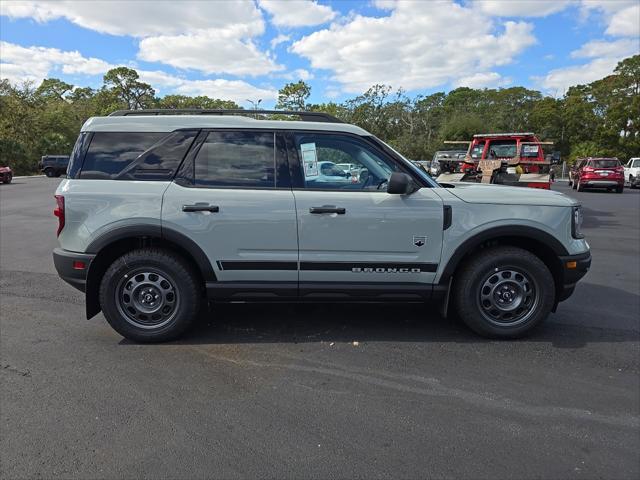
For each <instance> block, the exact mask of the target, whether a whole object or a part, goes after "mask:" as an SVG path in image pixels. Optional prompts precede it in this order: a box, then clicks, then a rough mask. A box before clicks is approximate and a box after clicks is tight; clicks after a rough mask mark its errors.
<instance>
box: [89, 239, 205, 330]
mask: <svg viewBox="0 0 640 480" xmlns="http://www.w3.org/2000/svg"><path fill="white" fill-rule="evenodd" d="M201 296H202V289H201V284H200V282H199V281H198V276H197V274H196V273H195V272H194V271H193V269H192V268H191V267H190V266H189V265H188V264H187V263H186V262H185V261H184V260H183V259H182V257H180V256H178V255H175V254H174V253H171V252H169V251H166V250H162V249H158V248H144V249H140V250H134V251H131V252H129V253H126V254H124V255H123V256H121V257H120V258H118V259H117V260H115V261H114V262H113V263H112V264H111V266H110V267H109V268H108V269H107V271H106V272H105V274H104V276H103V277H102V281H101V283H100V306H101V308H102V311H103V313H104V316H105V317H106V319H107V321H108V322H109V324H110V325H111V326H112V327H113V329H114V330H115V331H117V332H118V333H119V334H120V335H122V336H123V337H125V338H128V339H129V340H133V341H135V342H165V341H168V340H173V339H175V338H178V337H179V336H180V335H181V334H182V333H184V332H185V331H186V330H187V329H188V328H189V327H190V326H191V324H192V323H193V321H194V320H195V318H196V316H197V314H198V311H199V310H200V302H201Z"/></svg>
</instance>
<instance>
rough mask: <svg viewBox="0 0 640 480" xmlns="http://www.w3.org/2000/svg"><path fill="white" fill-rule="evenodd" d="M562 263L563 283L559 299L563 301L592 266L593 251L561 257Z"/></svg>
mask: <svg viewBox="0 0 640 480" xmlns="http://www.w3.org/2000/svg"><path fill="white" fill-rule="evenodd" d="M560 262H561V264H562V285H561V288H560V294H559V298H558V301H559V302H562V301H563V300H566V299H567V298H569V297H570V296H571V294H572V293H573V291H574V289H575V288H576V284H577V283H578V281H579V280H580V279H581V278H582V277H584V276H585V275H586V274H587V272H588V271H589V268H590V267H591V252H590V251H589V252H584V253H579V254H577V255H566V256H562V257H560Z"/></svg>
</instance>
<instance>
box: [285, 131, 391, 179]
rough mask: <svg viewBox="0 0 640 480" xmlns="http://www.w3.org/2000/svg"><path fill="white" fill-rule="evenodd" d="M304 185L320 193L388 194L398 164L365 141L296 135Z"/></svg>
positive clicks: (342, 136)
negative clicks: (371, 192)
mask: <svg viewBox="0 0 640 480" xmlns="http://www.w3.org/2000/svg"><path fill="white" fill-rule="evenodd" d="M295 144H296V149H297V153H298V158H299V159H300V162H301V165H302V170H303V178H304V185H305V187H306V188H311V189H320V190H335V189H338V190H367V191H376V190H384V189H385V188H386V183H387V181H388V180H389V177H390V176H391V174H392V173H393V172H394V171H400V169H399V168H398V166H397V165H395V163H394V162H393V161H392V160H391V159H389V158H387V157H386V156H384V155H383V154H382V153H381V152H379V151H378V150H377V149H375V148H373V147H372V146H370V145H368V144H367V143H365V142H364V141H362V140H359V139H357V138H353V137H351V136H348V135H341V134H317V133H312V134H306V133H299V134H296V135H295Z"/></svg>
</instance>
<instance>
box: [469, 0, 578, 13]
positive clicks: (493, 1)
mask: <svg viewBox="0 0 640 480" xmlns="http://www.w3.org/2000/svg"><path fill="white" fill-rule="evenodd" d="M570 3H571V0H547V1H541V0H475V1H474V2H473V4H474V6H476V8H478V10H480V11H481V12H483V13H486V14H488V15H491V16H494V17H546V16H547V15H551V14H553V13H558V12H560V11H562V10H564V9H565V8H567V7H568V6H569V4H570Z"/></svg>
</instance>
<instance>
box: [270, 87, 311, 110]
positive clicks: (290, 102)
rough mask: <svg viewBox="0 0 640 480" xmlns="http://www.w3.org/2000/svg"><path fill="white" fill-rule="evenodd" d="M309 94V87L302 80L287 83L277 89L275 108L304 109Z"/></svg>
mask: <svg viewBox="0 0 640 480" xmlns="http://www.w3.org/2000/svg"><path fill="white" fill-rule="evenodd" d="M309 95H311V87H310V86H309V85H307V84H306V83H305V82H303V81H302V80H300V81H298V82H296V83H287V84H286V85H285V86H284V87H282V88H281V89H280V90H278V103H276V108H278V109H282V110H304V109H305V108H306V105H307V99H308V98H309Z"/></svg>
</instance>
